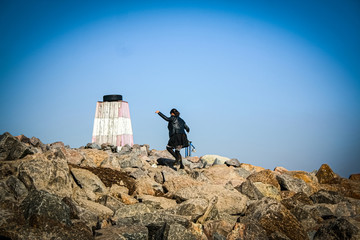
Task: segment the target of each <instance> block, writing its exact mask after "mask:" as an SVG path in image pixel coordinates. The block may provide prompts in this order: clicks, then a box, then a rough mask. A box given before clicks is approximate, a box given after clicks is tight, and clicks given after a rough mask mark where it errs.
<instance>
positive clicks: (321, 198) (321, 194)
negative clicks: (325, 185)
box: [310, 190, 344, 204]
mask: <svg viewBox="0 0 360 240" xmlns="http://www.w3.org/2000/svg"><path fill="white" fill-rule="evenodd" d="M310 199H311V200H312V201H313V202H314V203H328V204H336V203H339V202H341V201H344V197H343V196H342V195H341V194H339V193H338V192H332V191H325V190H320V191H318V192H317V193H314V194H313V195H311V196H310Z"/></svg>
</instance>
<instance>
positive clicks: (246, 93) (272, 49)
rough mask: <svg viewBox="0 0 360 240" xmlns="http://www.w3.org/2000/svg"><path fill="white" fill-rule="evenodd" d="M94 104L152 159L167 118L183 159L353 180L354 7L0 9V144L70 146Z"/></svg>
mask: <svg viewBox="0 0 360 240" xmlns="http://www.w3.org/2000/svg"><path fill="white" fill-rule="evenodd" d="M106 94H121V95H123V98H124V100H125V101H128V102H129V105H130V113H131V118H132V125H133V132H134V142H135V143H138V144H150V147H151V148H155V149H159V150H160V149H165V145H166V143H167V140H168V132H167V127H166V126H167V123H166V122H165V121H163V120H162V119H161V118H160V117H159V116H157V115H156V114H155V113H154V112H155V111H156V110H160V111H162V112H163V113H165V114H167V115H169V111H170V109H171V108H173V107H175V108H177V109H178V110H179V111H180V112H181V117H182V118H183V119H184V120H185V121H186V122H187V124H188V125H189V126H190V128H191V132H190V134H189V139H190V140H192V141H193V143H194V145H195V146H196V148H197V153H196V155H198V156H202V155H205V154H219V155H223V156H226V157H230V158H238V159H239V160H240V162H245V163H250V164H254V165H258V166H262V167H265V168H269V169H274V167H276V166H283V167H285V168H287V169H289V170H305V171H312V170H314V169H318V168H319V167H320V166H321V164H323V163H328V164H329V165H330V167H332V169H333V170H334V171H335V172H337V173H339V174H340V175H342V176H343V177H348V176H349V175H350V174H351V173H359V172H360V2H359V1H358V0H343V1H337V0H317V1H313V0H299V1H295V0H294V1H288V0H271V1H269V0H266V1H265V0H264V1H261V0H251V1H241V0H239V1H210V0H208V1H196V0H194V1H89V0H87V1H81V0H71V1H70V0H62V1H60V0H59V1H57V0H54V1H47V0H42V1H40V0H33V1H25V0H24V1H20V0H1V1H0V102H1V104H0V113H1V118H0V133H3V132H5V131H8V132H10V133H11V134H13V135H19V134H25V135H26V136H28V137H32V136H36V137H38V138H40V139H41V140H42V141H43V142H44V143H51V142H55V141H63V142H64V143H65V144H69V145H70V146H71V147H80V146H83V145H86V144H87V143H88V142H90V141H91V135H92V128H93V121H94V115H95V106H96V102H97V101H101V100H102V96H103V95H106Z"/></svg>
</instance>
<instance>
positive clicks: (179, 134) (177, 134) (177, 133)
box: [155, 108, 190, 169]
mask: <svg viewBox="0 0 360 240" xmlns="http://www.w3.org/2000/svg"><path fill="white" fill-rule="evenodd" d="M155 113H157V114H159V116H160V117H162V118H163V119H164V120H165V121H168V122H169V124H168V129H169V137H170V139H169V142H168V144H167V146H166V149H167V150H168V151H169V152H170V153H171V155H173V156H174V158H175V165H176V164H178V163H180V168H181V169H183V168H184V165H183V163H182V159H181V154H180V150H181V149H182V148H184V147H188V146H189V140H188V139H187V136H186V133H185V130H186V131H187V132H190V128H189V127H188V125H186V123H185V121H184V120H183V119H182V118H181V117H180V113H179V111H178V110H176V109H175V108H173V109H171V111H170V115H171V116H170V117H167V116H165V115H164V114H162V113H161V112H160V111H156V112H155ZM173 149H175V152H174V150H173Z"/></svg>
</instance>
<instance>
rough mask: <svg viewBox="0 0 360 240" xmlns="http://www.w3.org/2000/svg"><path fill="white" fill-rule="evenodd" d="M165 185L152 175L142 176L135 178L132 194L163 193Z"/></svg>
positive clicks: (155, 194) (153, 194) (156, 194)
mask: <svg viewBox="0 0 360 240" xmlns="http://www.w3.org/2000/svg"><path fill="white" fill-rule="evenodd" d="M163 193H164V190H163V186H162V185H161V184H159V183H157V182H155V180H153V179H152V178H150V177H142V178H139V179H136V180H135V185H134V191H133V192H132V196H136V195H152V196H158V195H163Z"/></svg>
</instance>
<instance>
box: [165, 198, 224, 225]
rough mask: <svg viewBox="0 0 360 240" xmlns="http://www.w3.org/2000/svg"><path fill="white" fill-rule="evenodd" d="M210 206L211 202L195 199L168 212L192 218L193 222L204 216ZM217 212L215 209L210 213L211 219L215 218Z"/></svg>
mask: <svg viewBox="0 0 360 240" xmlns="http://www.w3.org/2000/svg"><path fill="white" fill-rule="evenodd" d="M208 206H209V201H208V200H207V199H204V198H194V199H189V200H187V201H185V202H182V203H180V204H178V205H177V206H175V207H173V208H170V209H168V211H167V212H169V213H172V214H176V215H182V216H191V220H192V221H194V222H195V221H196V220H197V219H198V218H199V217H201V216H202V215H204V213H205V211H206V209H207V207H208ZM216 215H217V211H216V210H215V211H214V209H213V211H212V212H211V213H210V216H209V219H213V218H215V217H216Z"/></svg>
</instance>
